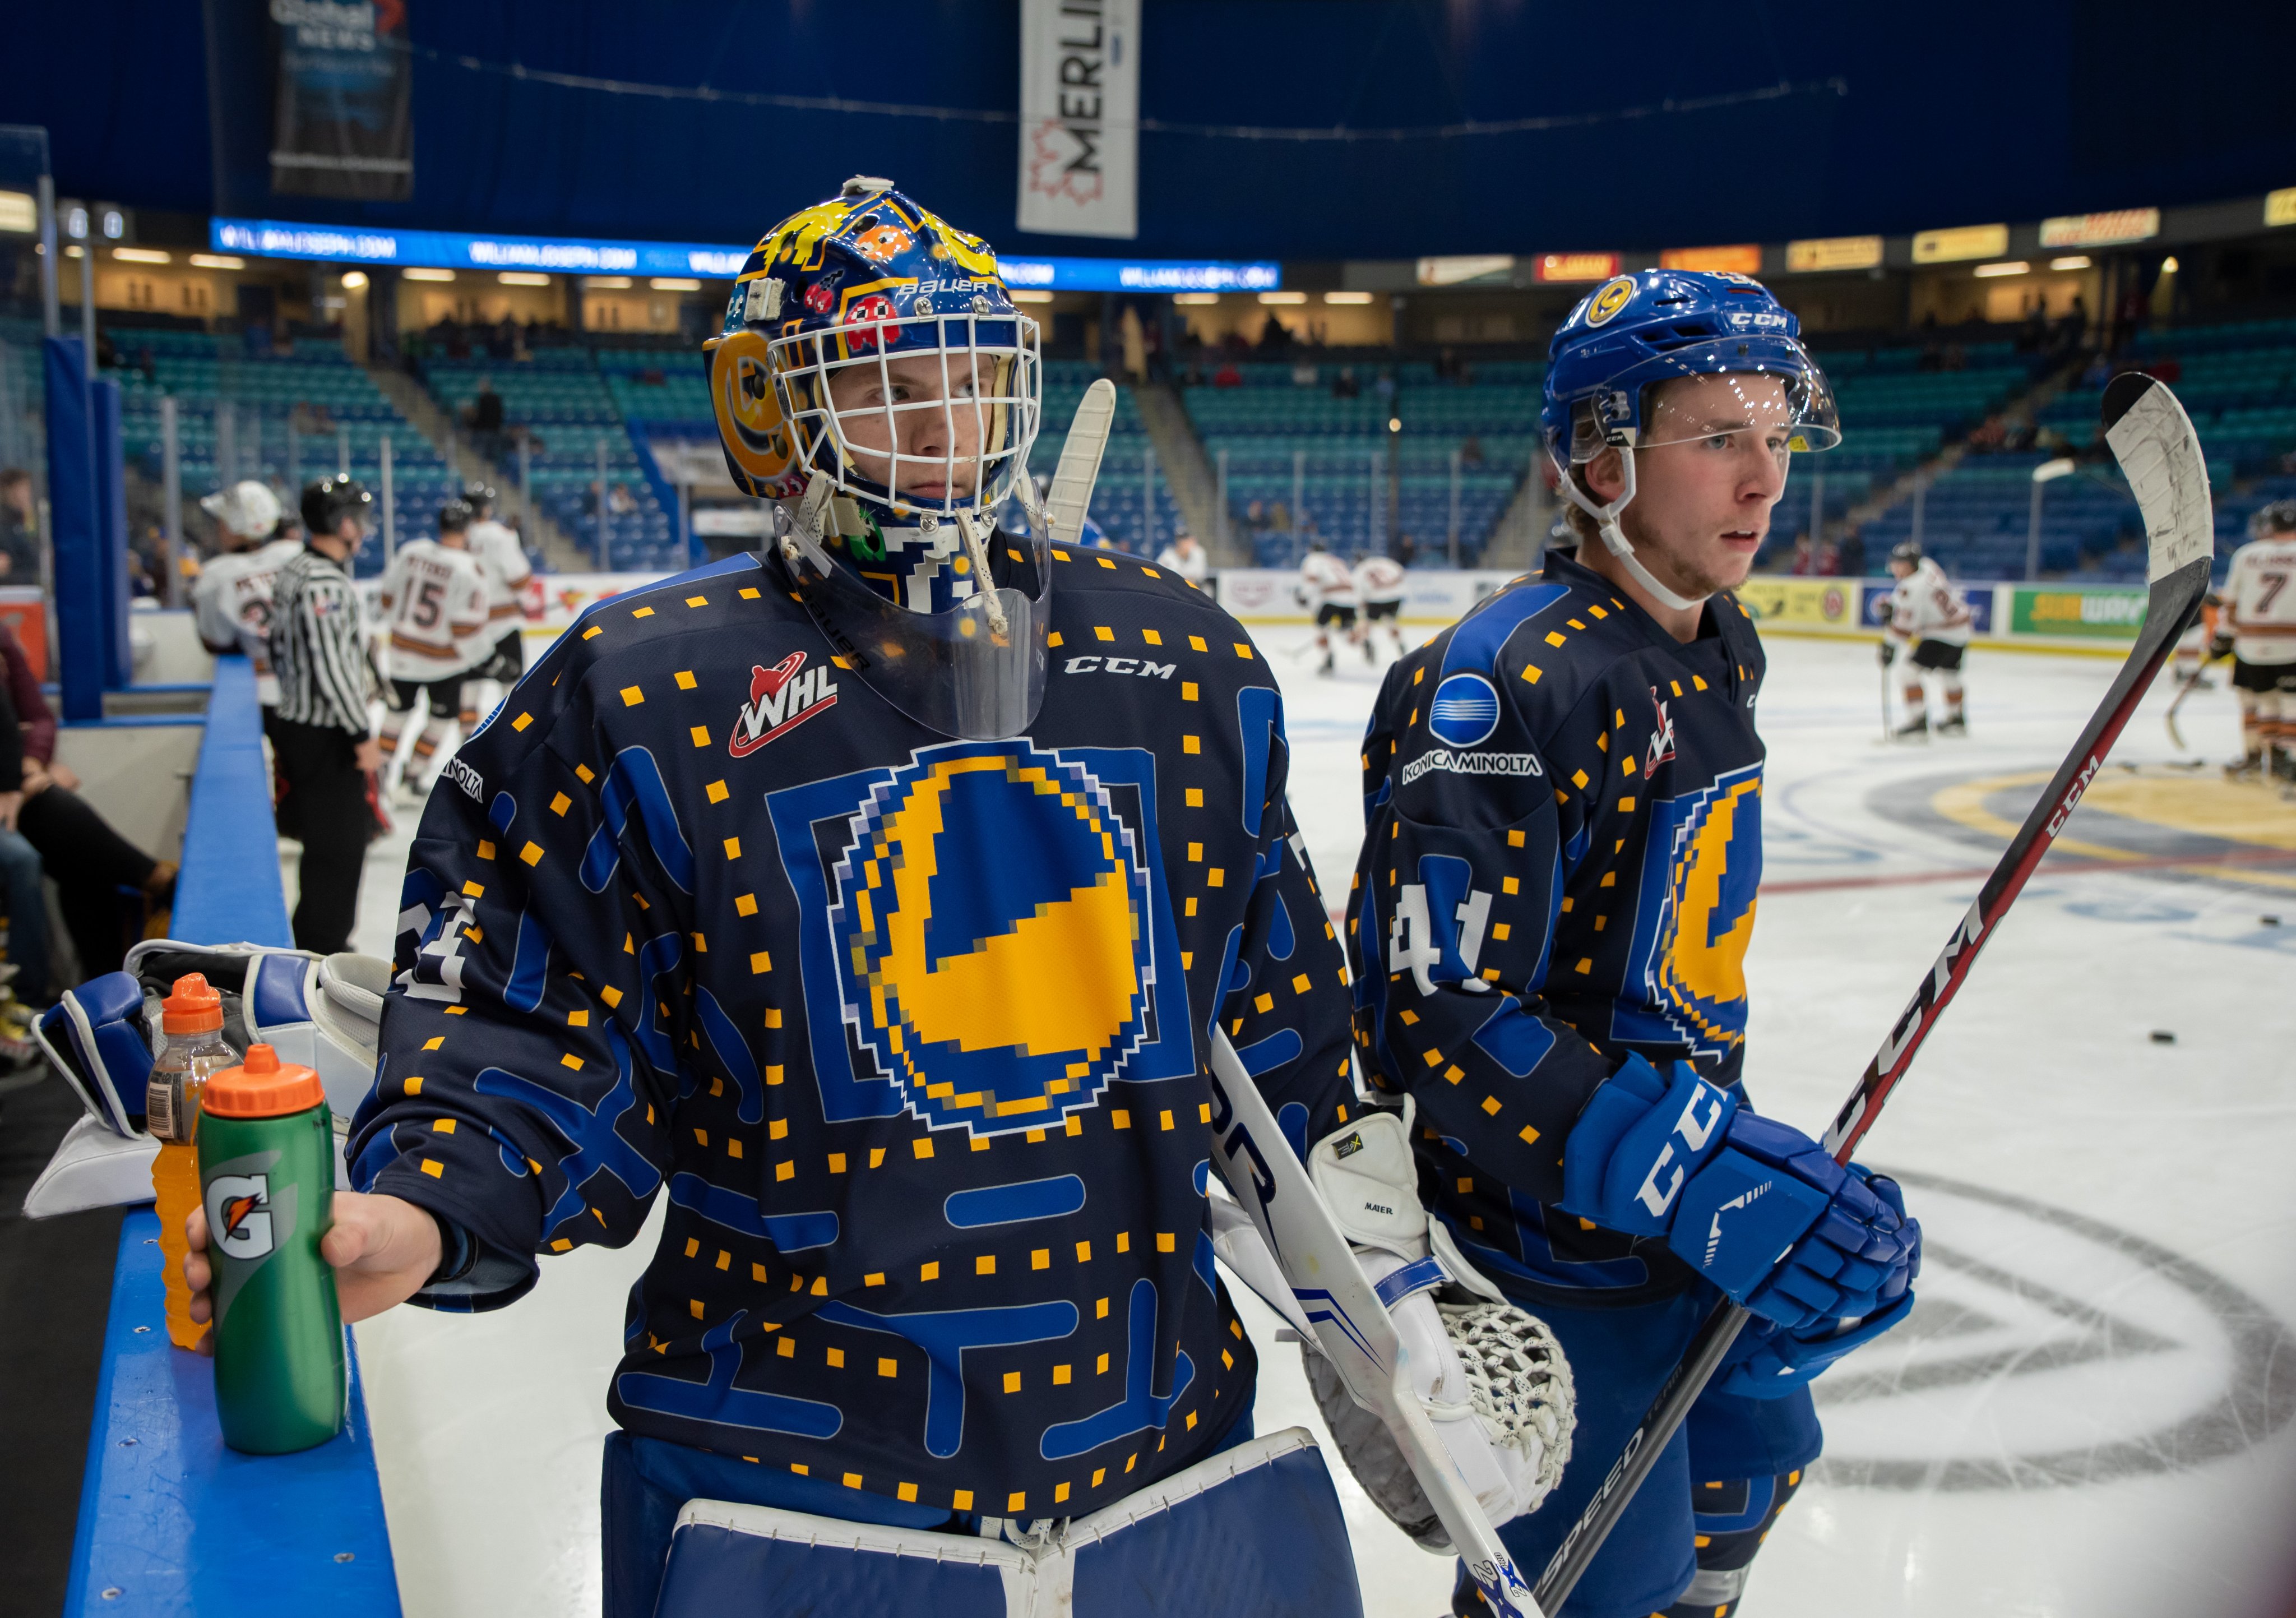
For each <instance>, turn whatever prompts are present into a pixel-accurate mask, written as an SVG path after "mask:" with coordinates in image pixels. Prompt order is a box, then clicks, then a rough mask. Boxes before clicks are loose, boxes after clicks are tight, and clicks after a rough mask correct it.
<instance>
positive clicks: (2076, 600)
mask: <svg viewBox="0 0 2296 1618" xmlns="http://www.w3.org/2000/svg"><path fill="white" fill-rule="evenodd" d="M2008 588H2009V590H2010V594H2011V598H2012V605H2011V607H2010V610H2009V632H2010V633H2011V634H2012V635H2052V636H2055V635H2063V636H2078V637H2081V638H2083V639H2087V640H2135V639H2136V631H2137V630H2138V629H2139V628H2142V627H2143V626H2144V602H2145V594H2144V590H2143V589H2141V588H2136V587H2115V586H2112V585H2057V586H2051V585H2024V584H2021V585H2013V586H2010V587H2008Z"/></svg>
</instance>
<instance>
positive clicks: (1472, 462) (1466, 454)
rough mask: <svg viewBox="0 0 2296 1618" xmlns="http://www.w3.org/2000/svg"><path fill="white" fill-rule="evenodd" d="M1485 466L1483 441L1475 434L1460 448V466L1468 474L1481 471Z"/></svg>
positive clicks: (1471, 434) (1470, 435)
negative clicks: (1483, 465)
mask: <svg viewBox="0 0 2296 1618" xmlns="http://www.w3.org/2000/svg"><path fill="white" fill-rule="evenodd" d="M1482 464H1483V440H1482V439H1479V438H1477V437H1476V436H1475V435H1474V434H1473V433H1472V432H1471V433H1469V434H1468V435H1467V439H1466V442H1464V443H1463V444H1461V445H1460V446H1459V465H1460V466H1461V468H1462V469H1464V470H1465V471H1467V472H1476V471H1480V469H1481V467H1482Z"/></svg>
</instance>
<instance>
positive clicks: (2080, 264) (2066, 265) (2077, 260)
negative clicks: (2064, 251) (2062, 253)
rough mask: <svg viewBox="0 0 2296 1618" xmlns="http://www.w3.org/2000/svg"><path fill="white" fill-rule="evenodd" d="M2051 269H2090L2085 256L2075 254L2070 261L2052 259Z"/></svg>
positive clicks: (2050, 261) (2050, 262)
mask: <svg viewBox="0 0 2296 1618" xmlns="http://www.w3.org/2000/svg"><path fill="white" fill-rule="evenodd" d="M2049 267H2050V268H2051V269H2053V270H2077V269H2087V267H2088V259H2087V255H2085V254H2082V253H2075V254H2074V255H2073V256H2072V257H2071V258H2070V259H2050V260H2049Z"/></svg>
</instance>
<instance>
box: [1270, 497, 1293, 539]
mask: <svg viewBox="0 0 2296 1618" xmlns="http://www.w3.org/2000/svg"><path fill="white" fill-rule="evenodd" d="M1267 526H1268V527H1269V528H1271V529H1273V530H1275V532H1277V533H1279V534H1288V533H1290V532H1291V531H1292V508H1291V507H1290V506H1288V505H1284V504H1283V501H1281V500H1278V501H1276V502H1275V504H1274V505H1270V506H1269V507H1268V508H1267Z"/></svg>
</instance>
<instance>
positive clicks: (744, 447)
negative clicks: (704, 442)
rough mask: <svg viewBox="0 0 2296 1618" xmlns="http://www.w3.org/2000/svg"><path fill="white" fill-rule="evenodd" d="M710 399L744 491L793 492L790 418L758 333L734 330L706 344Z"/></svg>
mask: <svg viewBox="0 0 2296 1618" xmlns="http://www.w3.org/2000/svg"><path fill="white" fill-rule="evenodd" d="M709 399H710V404H711V407H713V409H714V410H715V412H716V414H717V437H718V440H719V441H720V442H721V443H723V444H724V445H725V447H726V460H727V461H728V462H729V463H731V464H732V466H733V469H734V472H736V473H737V474H739V476H740V478H741V479H742V481H743V482H744V484H745V486H746V487H745V489H744V492H746V493H749V494H751V495H760V496H765V497H769V498H771V497H780V496H783V495H787V494H791V493H794V492H795V491H794V489H791V486H790V471H791V462H792V461H793V460H794V458H795V456H794V454H793V447H792V445H791V439H790V430H789V423H787V422H786V421H784V420H783V417H782V405H781V398H780V397H779V396H778V395H777V394H776V393H775V390H774V372H773V364H772V361H771V358H770V357H769V355H768V351H767V343H766V339H765V336H764V334H763V333H758V332H735V333H732V334H731V335H729V336H727V337H726V338H725V339H724V340H723V341H720V342H719V343H718V344H717V347H716V348H715V349H713V350H711V352H710V356H709Z"/></svg>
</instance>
